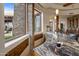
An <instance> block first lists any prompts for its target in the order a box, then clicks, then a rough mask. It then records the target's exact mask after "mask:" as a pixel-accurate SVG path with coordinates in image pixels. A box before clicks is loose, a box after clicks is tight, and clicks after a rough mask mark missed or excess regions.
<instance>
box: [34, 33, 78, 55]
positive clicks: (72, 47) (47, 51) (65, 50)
mask: <svg viewBox="0 0 79 59" xmlns="http://www.w3.org/2000/svg"><path fill="white" fill-rule="evenodd" d="M46 37H47V39H46V41H45V42H44V43H43V44H42V45H40V46H39V47H36V48H35V49H34V50H35V51H37V52H38V54H39V55H40V56H79V43H78V42H76V41H72V42H71V41H69V42H67V41H63V45H62V47H61V48H60V49H59V51H58V52H57V54H56V53H55V49H56V43H57V41H56V40H55V39H54V38H53V35H52V33H47V36H46Z"/></svg>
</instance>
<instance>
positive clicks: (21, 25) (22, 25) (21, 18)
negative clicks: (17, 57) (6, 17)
mask: <svg viewBox="0 0 79 59" xmlns="http://www.w3.org/2000/svg"><path fill="white" fill-rule="evenodd" d="M25 8H26V6H25V3H15V4H14V16H13V36H14V37H19V36H22V35H25V34H26V9H25Z"/></svg>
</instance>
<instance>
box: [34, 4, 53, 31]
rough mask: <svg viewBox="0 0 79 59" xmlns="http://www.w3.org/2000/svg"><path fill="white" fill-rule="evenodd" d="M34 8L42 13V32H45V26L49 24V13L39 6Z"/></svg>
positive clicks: (36, 5)
mask: <svg viewBox="0 0 79 59" xmlns="http://www.w3.org/2000/svg"><path fill="white" fill-rule="evenodd" d="M35 8H36V9H37V10H39V11H40V12H42V28H43V29H42V31H43V32H46V26H47V25H48V24H49V17H50V16H51V15H52V14H51V12H49V11H48V10H46V9H45V8H43V7H42V6H40V5H39V4H35Z"/></svg>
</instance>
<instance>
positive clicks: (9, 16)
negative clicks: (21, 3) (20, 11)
mask: <svg viewBox="0 0 79 59" xmlns="http://www.w3.org/2000/svg"><path fill="white" fill-rule="evenodd" d="M13 16H14V4H13V3H5V4H4V22H5V31H4V33H5V34H4V36H5V39H6V40H10V39H11V38H12V37H13V33H12V30H13V23H12V21H13Z"/></svg>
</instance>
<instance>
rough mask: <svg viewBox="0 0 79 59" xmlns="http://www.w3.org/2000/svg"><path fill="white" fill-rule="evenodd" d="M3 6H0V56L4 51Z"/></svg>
mask: <svg viewBox="0 0 79 59" xmlns="http://www.w3.org/2000/svg"><path fill="white" fill-rule="evenodd" d="M3 7H4V6H3V4H0V55H3V51H4V9H3Z"/></svg>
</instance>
